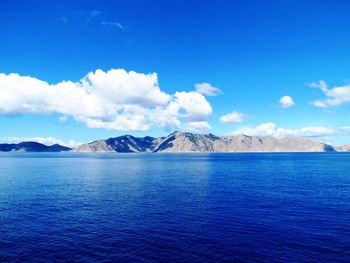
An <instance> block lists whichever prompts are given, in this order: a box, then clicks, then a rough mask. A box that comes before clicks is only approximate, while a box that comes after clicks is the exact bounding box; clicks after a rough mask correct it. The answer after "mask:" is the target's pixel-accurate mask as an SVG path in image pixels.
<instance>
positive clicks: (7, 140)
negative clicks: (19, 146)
mask: <svg viewBox="0 0 350 263" xmlns="http://www.w3.org/2000/svg"><path fill="white" fill-rule="evenodd" d="M0 141H1V142H2V143H20V142H39V143H42V144H45V145H48V146H50V145H54V144H60V145H63V146H67V147H70V148H74V147H77V146H78V145H80V144H81V143H79V142H76V141H75V140H69V141H63V140H60V139H56V138H54V137H0Z"/></svg>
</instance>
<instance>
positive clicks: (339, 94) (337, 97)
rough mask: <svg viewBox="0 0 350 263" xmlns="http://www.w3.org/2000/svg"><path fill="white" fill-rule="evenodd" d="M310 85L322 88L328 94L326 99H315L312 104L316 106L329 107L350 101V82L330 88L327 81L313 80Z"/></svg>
mask: <svg viewBox="0 0 350 263" xmlns="http://www.w3.org/2000/svg"><path fill="white" fill-rule="evenodd" d="M309 86H310V87H312V88H319V89H321V90H322V91H323V93H324V94H325V95H326V96H327V98H326V99H323V100H315V101H313V102H312V105H314V106H316V107H319V108H329V107H334V106H338V105H342V104H344V103H348V102H350V84H349V85H344V86H339V87H334V88H332V89H329V88H328V86H327V84H326V82H324V81H323V80H321V81H319V82H312V83H311V84H310V85H309Z"/></svg>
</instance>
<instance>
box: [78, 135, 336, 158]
mask: <svg viewBox="0 0 350 263" xmlns="http://www.w3.org/2000/svg"><path fill="white" fill-rule="evenodd" d="M335 150H336V149H335V148H334V147H332V146H331V145H328V144H324V143H320V142H316V141H312V140H307V139H302V138H295V137H293V138H292V137H291V138H274V137H270V136H266V137H260V136H247V135H243V134H242V135H237V136H216V135H214V134H205V135H202V134H193V133H189V132H179V131H176V132H173V133H171V134H169V135H168V136H166V137H159V138H154V137H149V136H147V137H141V138H140V137H134V136H131V135H124V136H119V137H116V138H110V139H107V140H97V141H93V142H90V143H87V144H82V145H80V146H78V147H77V148H75V149H73V151H74V152H123V153H128V152H133V153H137V152H324V151H335Z"/></svg>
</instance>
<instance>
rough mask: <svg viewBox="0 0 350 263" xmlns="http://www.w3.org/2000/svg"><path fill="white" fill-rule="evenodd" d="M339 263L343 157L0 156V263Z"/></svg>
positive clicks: (347, 215) (346, 167) (343, 230)
mask: <svg viewBox="0 0 350 263" xmlns="http://www.w3.org/2000/svg"><path fill="white" fill-rule="evenodd" d="M28 261H29V262H57V261H59V262H350V154H348V153H293V154H292V153H227V154H220V153H216V154H113V153H107V154H80V153H0V262H28Z"/></svg>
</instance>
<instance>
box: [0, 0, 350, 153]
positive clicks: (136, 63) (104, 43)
mask: <svg viewBox="0 0 350 263" xmlns="http://www.w3.org/2000/svg"><path fill="white" fill-rule="evenodd" d="M349 12H350V2H349V1H347V0H344V1H338V0H334V1H325V0H318V1H314V0H308V1H299V0H293V1H289V0H267V1H250V0H248V1H246V0H244V1H243V0H242V1H238V0H237V1H221V0H216V1H199V0H197V1H194V0H186V1H184V0H178V1H152V0H148V1H146V0H144V1H143V0H138V1H133V0H131V1H130V0H128V1H118V0H116V1H101V0H100V1H89V0H85V1H79V0H77V1H65V0H61V1H54V0H52V1H49V0H46V1H45V0H41V1H39V0H37V1H34V0H28V1H24V0H23V1H17V0H2V1H1V2H0V127H1V129H0V142H18V141H23V140H35V141H39V142H43V143H46V144H53V143H56V142H58V143H62V144H65V145H68V146H75V145H77V144H79V143H85V142H89V141H92V140H95V139H106V138H110V137H116V136H119V135H123V134H131V135H135V136H146V135H151V136H165V135H167V134H168V133H170V132H172V131H175V130H181V131H190V132H195V133H214V134H216V135H235V134H240V133H244V134H247V135H259V136H275V137H288V136H298V137H304V138H309V139H314V140H318V141H323V142H326V143H331V144H333V145H340V144H350V136H349V133H350V118H349V117H348V116H349V113H350V16H349V15H348V14H349Z"/></svg>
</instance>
